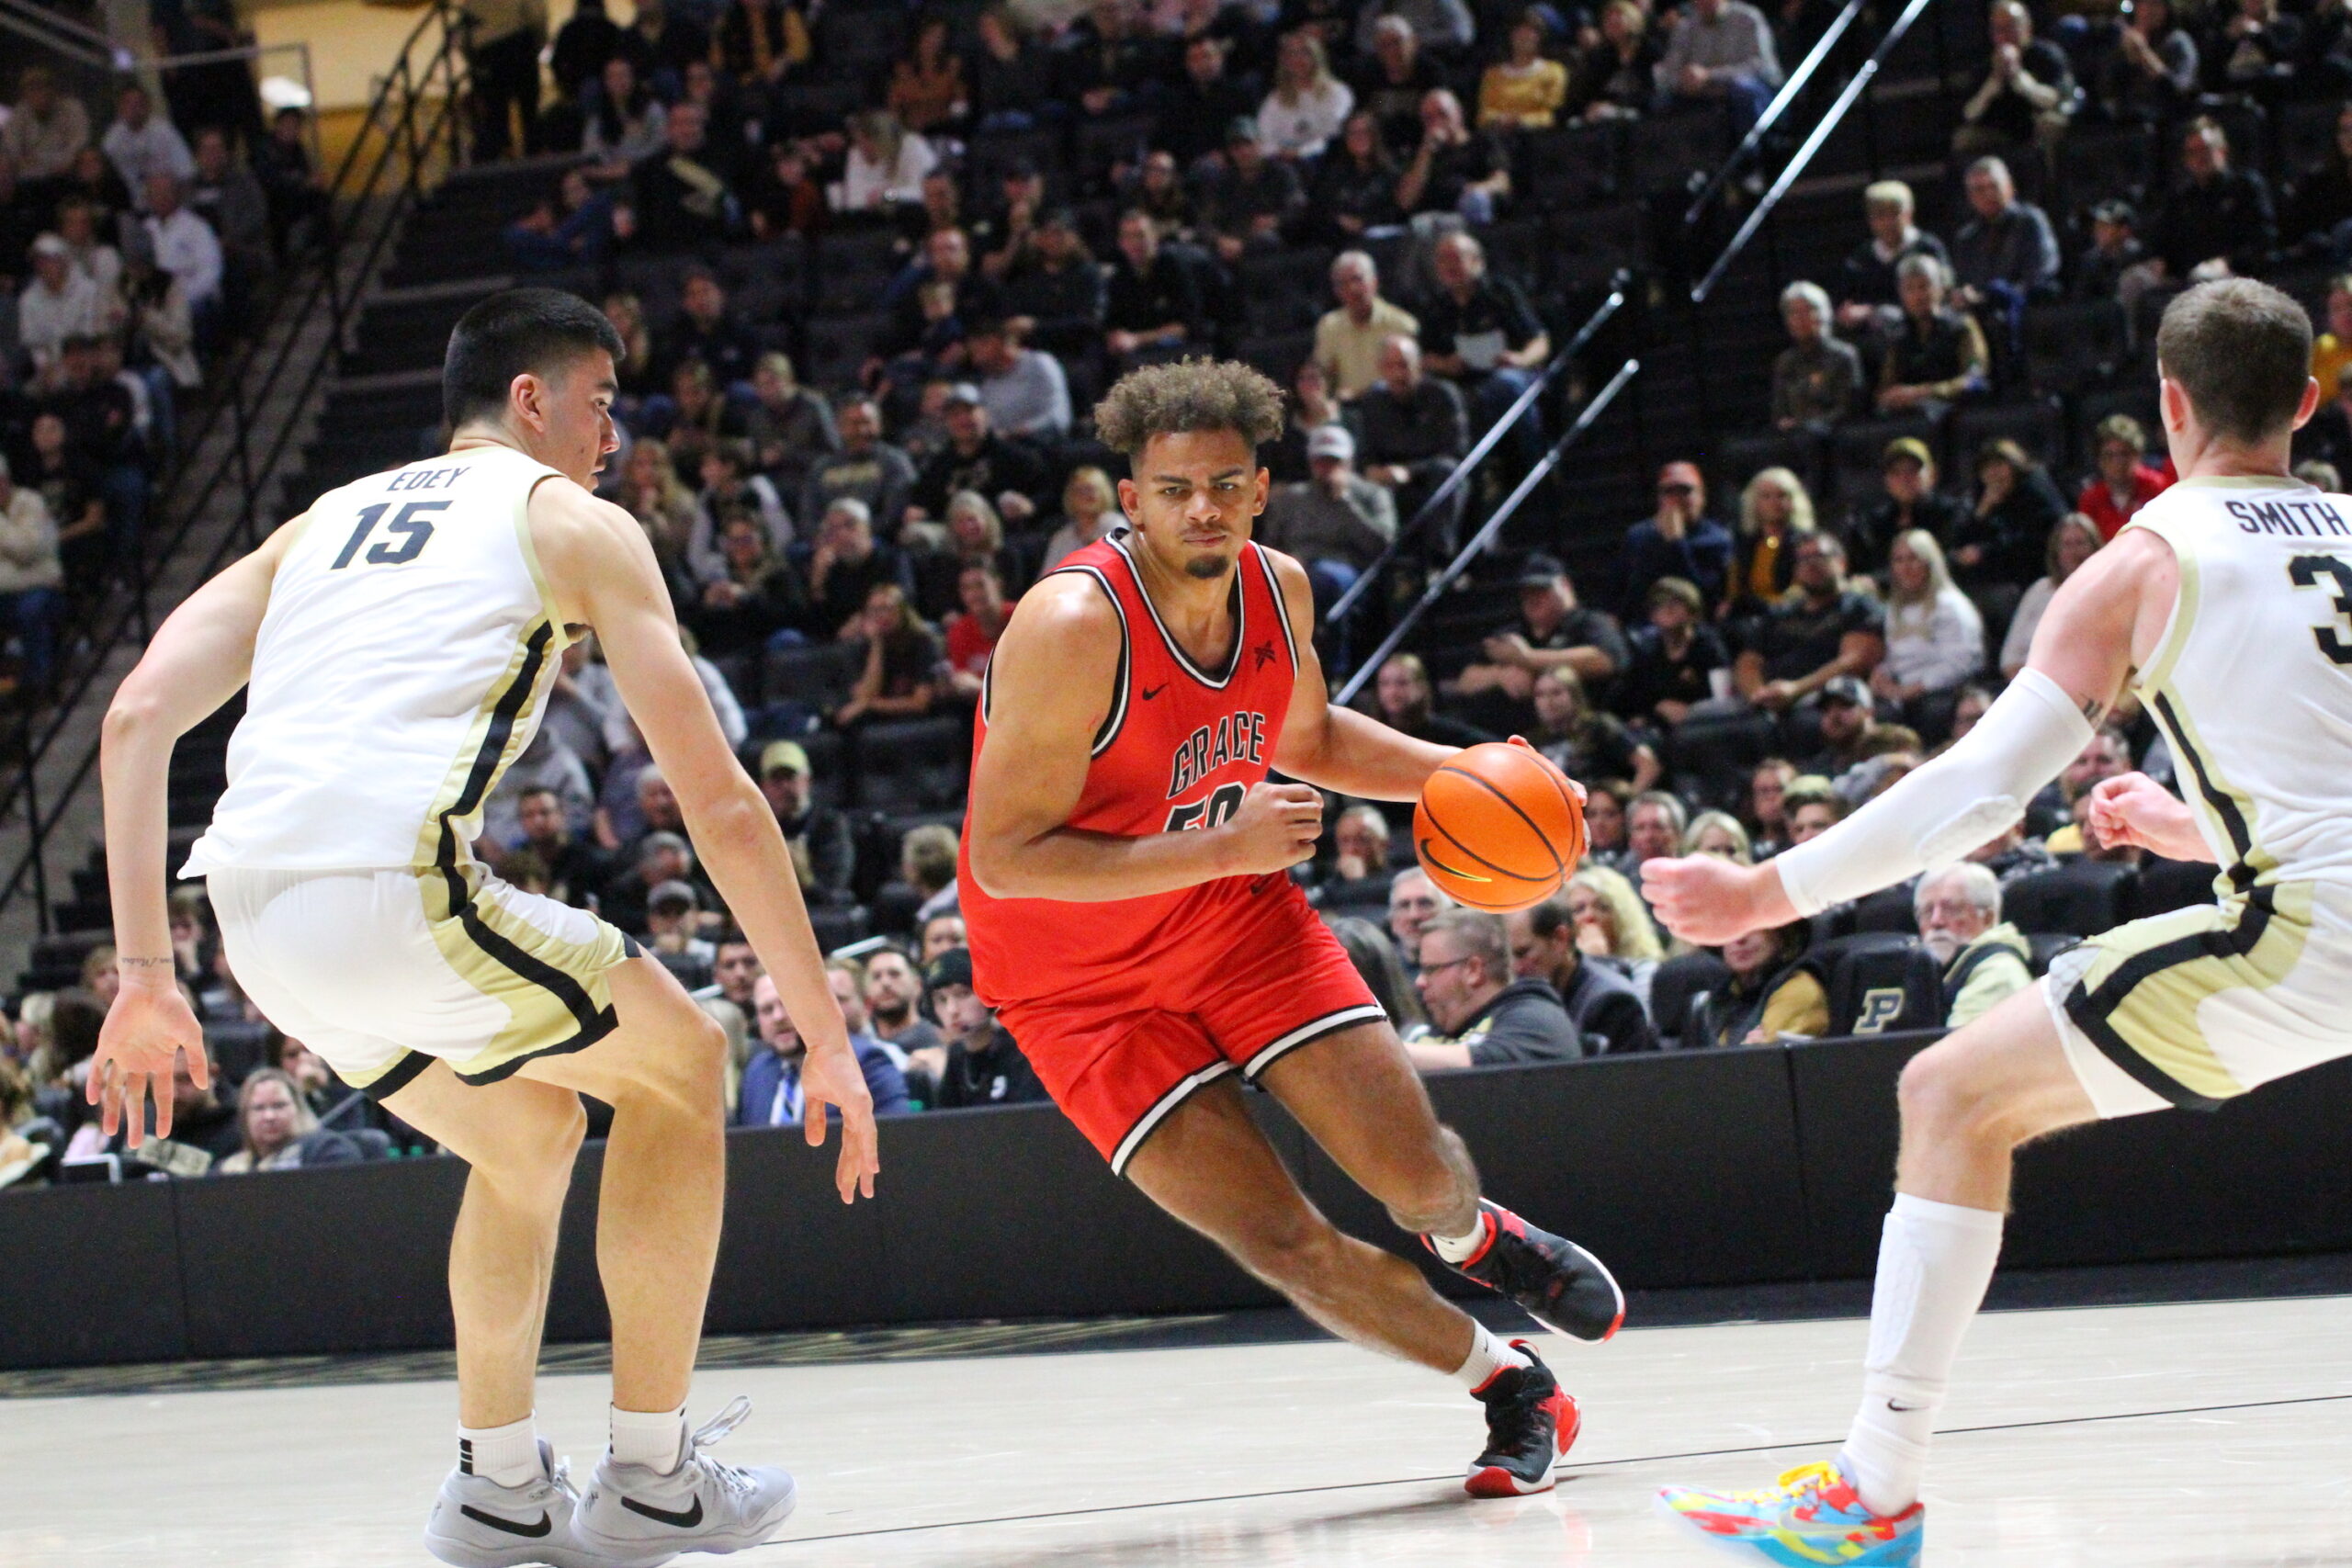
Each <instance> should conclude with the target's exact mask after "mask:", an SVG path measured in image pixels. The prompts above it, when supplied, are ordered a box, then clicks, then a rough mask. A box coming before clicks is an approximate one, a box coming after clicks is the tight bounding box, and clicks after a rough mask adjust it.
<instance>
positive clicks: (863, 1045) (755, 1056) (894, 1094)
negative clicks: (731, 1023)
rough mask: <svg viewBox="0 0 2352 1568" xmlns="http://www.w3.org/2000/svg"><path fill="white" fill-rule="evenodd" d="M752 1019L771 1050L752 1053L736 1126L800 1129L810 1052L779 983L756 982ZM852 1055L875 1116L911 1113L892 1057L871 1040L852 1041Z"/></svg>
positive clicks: (739, 1094)
mask: <svg viewBox="0 0 2352 1568" xmlns="http://www.w3.org/2000/svg"><path fill="white" fill-rule="evenodd" d="M752 1023H753V1026H754V1027H755V1028H756V1029H757V1031H758V1032H759V1039H760V1043H761V1044H763V1045H764V1046H765V1047H767V1048H766V1049H765V1050H763V1051H754V1052H752V1058H751V1060H750V1061H748V1062H746V1063H744V1064H743V1082H742V1086H741V1089H738V1090H737V1091H736V1100H735V1125H737V1126H739V1127H795V1126H798V1125H799V1124H800V1122H801V1119H802V1117H803V1115H804V1114H805V1113H806V1110H807V1102H806V1100H804V1099H803V1098H802V1095H801V1087H800V1069H801V1066H802V1063H803V1061H804V1060H805V1058H806V1057H807V1055H808V1051H809V1047H808V1043H807V1042H805V1041H803V1040H802V1039H801V1038H800V1031H799V1030H798V1029H797V1028H796V1027H795V1026H794V1024H793V1021H792V1015H791V1014H790V1013H788V1012H786V1010H785V1007H784V998H782V997H781V996H779V995H778V994H777V993H776V988H775V981H774V980H772V979H770V978H769V977H768V976H765V975H762V976H760V977H759V978H758V979H757V980H754V981H753V982H752ZM850 1050H851V1052H852V1053H853V1054H854V1055H855V1056H856V1057H857V1066H858V1070H859V1071H860V1072H861V1073H863V1074H864V1075H865V1089H866V1092H867V1093H869V1094H871V1095H872V1096H873V1097H874V1113H875V1114H876V1116H897V1115H901V1114H904V1113H905V1112H906V1111H910V1110H911V1109H912V1106H911V1105H910V1102H909V1100H908V1098H907V1080H906V1077H905V1075H904V1074H902V1073H900V1072H899V1068H898V1066H897V1064H895V1063H894V1062H892V1061H891V1060H890V1056H889V1054H888V1052H886V1051H884V1050H883V1049H882V1047H881V1046H880V1045H879V1044H878V1043H875V1042H874V1041H872V1040H870V1039H866V1040H859V1039H853V1040H851V1042H850ZM840 1114H841V1113H840V1111H838V1110H833V1111H831V1116H832V1117H835V1118H838V1117H839V1115H840Z"/></svg>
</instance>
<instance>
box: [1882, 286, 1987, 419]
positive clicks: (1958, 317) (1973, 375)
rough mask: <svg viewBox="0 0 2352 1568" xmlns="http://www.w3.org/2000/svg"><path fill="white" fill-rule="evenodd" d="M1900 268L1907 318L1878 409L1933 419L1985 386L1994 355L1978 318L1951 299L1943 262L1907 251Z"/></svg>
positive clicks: (1889, 359)
mask: <svg viewBox="0 0 2352 1568" xmlns="http://www.w3.org/2000/svg"><path fill="white" fill-rule="evenodd" d="M1894 271H1895V284H1896V288H1898V289H1899V290H1900V291H1901V293H1902V295H1903V320H1902V323H1901V325H1900V326H1899V327H1897V329H1896V330H1895V332H1894V337H1893V339H1892V340H1891V341H1890V342H1889V343H1888V344H1887V345H1886V363H1885V366H1884V367H1883V369H1882V370H1881V371H1880V372H1879V387H1878V409H1879V412H1881V413H1889V414H1897V413H1908V414H1916V415H1917V416H1918V417H1919V418H1922V419H1930V420H1932V419H1935V418H1938V417H1939V416H1940V415H1941V414H1942V412H1943V411H1944V410H1945V409H1946V408H1949V407H1950V406H1951V404H1952V403H1953V402H1954V401H1956V400H1959V399H1961V398H1962V397H1966V396H1968V395H1969V394H1971V393H1973V392H1981V391H1983V390H1984V389H1985V387H1986V385H1987V384H1988V383H1989V380H1990V378H1991V374H1992V371H1991V366H1992V355H1991V354H1990V353H1989V352H1988V351H1987V350H1986V348H1985V333H1984V329H1982V328H1981V327H1979V326H1978V325H1977V324H1976V320H1975V318H1974V317H1973V316H1971V315H1969V314H1967V313H1966V312H1965V311H1962V310H1952V309H1951V306H1950V305H1949V303H1948V301H1949V299H1950V290H1951V279H1950V277H1949V276H1947V275H1946V272H1945V269H1944V264H1943V263H1941V262H1939V261H1938V260H1936V259H1935V258H1934V257H1933V256H1926V255H1915V256H1906V257H1905V258H1904V260H1903V262H1902V263H1901V265H1898V266H1896V268H1895V269H1894Z"/></svg>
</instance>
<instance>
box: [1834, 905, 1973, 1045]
mask: <svg viewBox="0 0 2352 1568" xmlns="http://www.w3.org/2000/svg"><path fill="white" fill-rule="evenodd" d="M1811 957H1812V961H1813V962H1814V963H1815V964H1816V965H1817V966H1818V967H1819V968H1820V969H1821V971H1822V972H1823V973H1824V974H1825V975H1826V976H1827V979H1826V982H1825V986H1826V989H1827V991H1828V993H1829V1029H1828V1032H1829V1033H1830V1034H1832V1035H1840V1034H1890V1033H1893V1032H1896V1031H1898V1030H1905V1029H1934V1028H1936V1027H1938V1026H1939V1025H1940V1024H1941V1023H1942V1022H1943V1021H1944V1012H1943V966H1942V965H1941V964H1938V963H1937V962H1936V955H1935V954H1934V953H1930V952H1928V950H1927V949H1926V948H1925V947H1922V946H1921V945H1920V944H1919V939H1918V938H1917V937H1916V936H1901V935H1897V934H1896V933H1894V932H1893V931H1864V932H1861V933H1860V934H1858V935H1855V936H1848V937H1839V938H1838V940H1837V941H1835V942H1830V943H1828V944H1827V945H1826V947H1823V948H1818V949H1815V951H1814V953H1812V955H1811Z"/></svg>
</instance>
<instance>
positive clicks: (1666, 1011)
mask: <svg viewBox="0 0 2352 1568" xmlns="http://www.w3.org/2000/svg"><path fill="white" fill-rule="evenodd" d="M1730 979H1731V970H1730V968H1729V967H1728V966H1727V965H1726V964H1724V961H1723V960H1722V959H1720V958H1718V957H1716V956H1715V955H1714V954H1713V953H1708V952H1706V951H1704V950H1703V949H1702V950H1701V951H1700V952H1697V953H1679V954H1678V955H1676V956H1675V957H1672V958H1669V959H1667V960H1666V961H1665V962H1663V963H1661V964H1659V965H1658V966H1657V973H1656V974H1655V975H1653V976H1650V1021H1651V1022H1652V1023H1654V1024H1656V1025H1657V1032H1658V1038H1659V1039H1660V1040H1664V1041H1668V1042H1679V1041H1680V1039H1681V1038H1682V1030H1683V1026H1684V1025H1685V1024H1687V1023H1688V1022H1689V1021H1690V1020H1691V998H1694V997H1696V996H1698V995H1699V994H1700V993H1701V992H1702V991H1713V990H1717V989H1720V988H1721V987H1723V986H1724V985H1725V984H1727V983H1728V982H1729V981H1730Z"/></svg>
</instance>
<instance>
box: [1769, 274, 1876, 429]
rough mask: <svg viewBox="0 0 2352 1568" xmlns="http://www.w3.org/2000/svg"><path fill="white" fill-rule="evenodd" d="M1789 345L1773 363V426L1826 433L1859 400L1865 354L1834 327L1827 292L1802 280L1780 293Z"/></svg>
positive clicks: (1847, 413) (1857, 403)
mask: <svg viewBox="0 0 2352 1568" xmlns="http://www.w3.org/2000/svg"><path fill="white" fill-rule="evenodd" d="M1781 324H1782V325H1784V326H1786V327H1787V328H1788V332H1789V346H1788V347H1786V348H1784V349H1782V350H1781V352H1780V355H1779V356H1778V357H1777V358H1775V359H1774V360H1773V361H1772V423H1773V424H1774V425H1775V426H1776V427H1777V428H1779V429H1781V430H1809V431H1815V432H1824V433H1826V431H1827V430H1828V429H1829V428H1830V427H1831V426H1832V425H1834V424H1836V423H1838V421H1839V420H1842V419H1844V418H1846V417H1847V416H1848V415H1849V414H1851V413H1853V412H1855V409H1856V408H1857V406H1858V405H1859V404H1860V401H1861V395H1862V356H1861V355H1860V354H1858V353H1856V352H1855V350H1854V345H1853V344H1849V343H1848V342H1846V341H1845V340H1844V339H1842V338H1840V337H1838V335H1837V333H1836V332H1835V331H1834V330H1833V327H1832V321H1831V315H1830V309H1829V292H1828V290H1827V289H1825V288H1822V287H1821V285H1819V284H1817V283H1805V282H1803V281H1799V282H1796V283H1792V284H1790V285H1789V286H1788V287H1787V288H1783V289H1782V290H1781Z"/></svg>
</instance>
